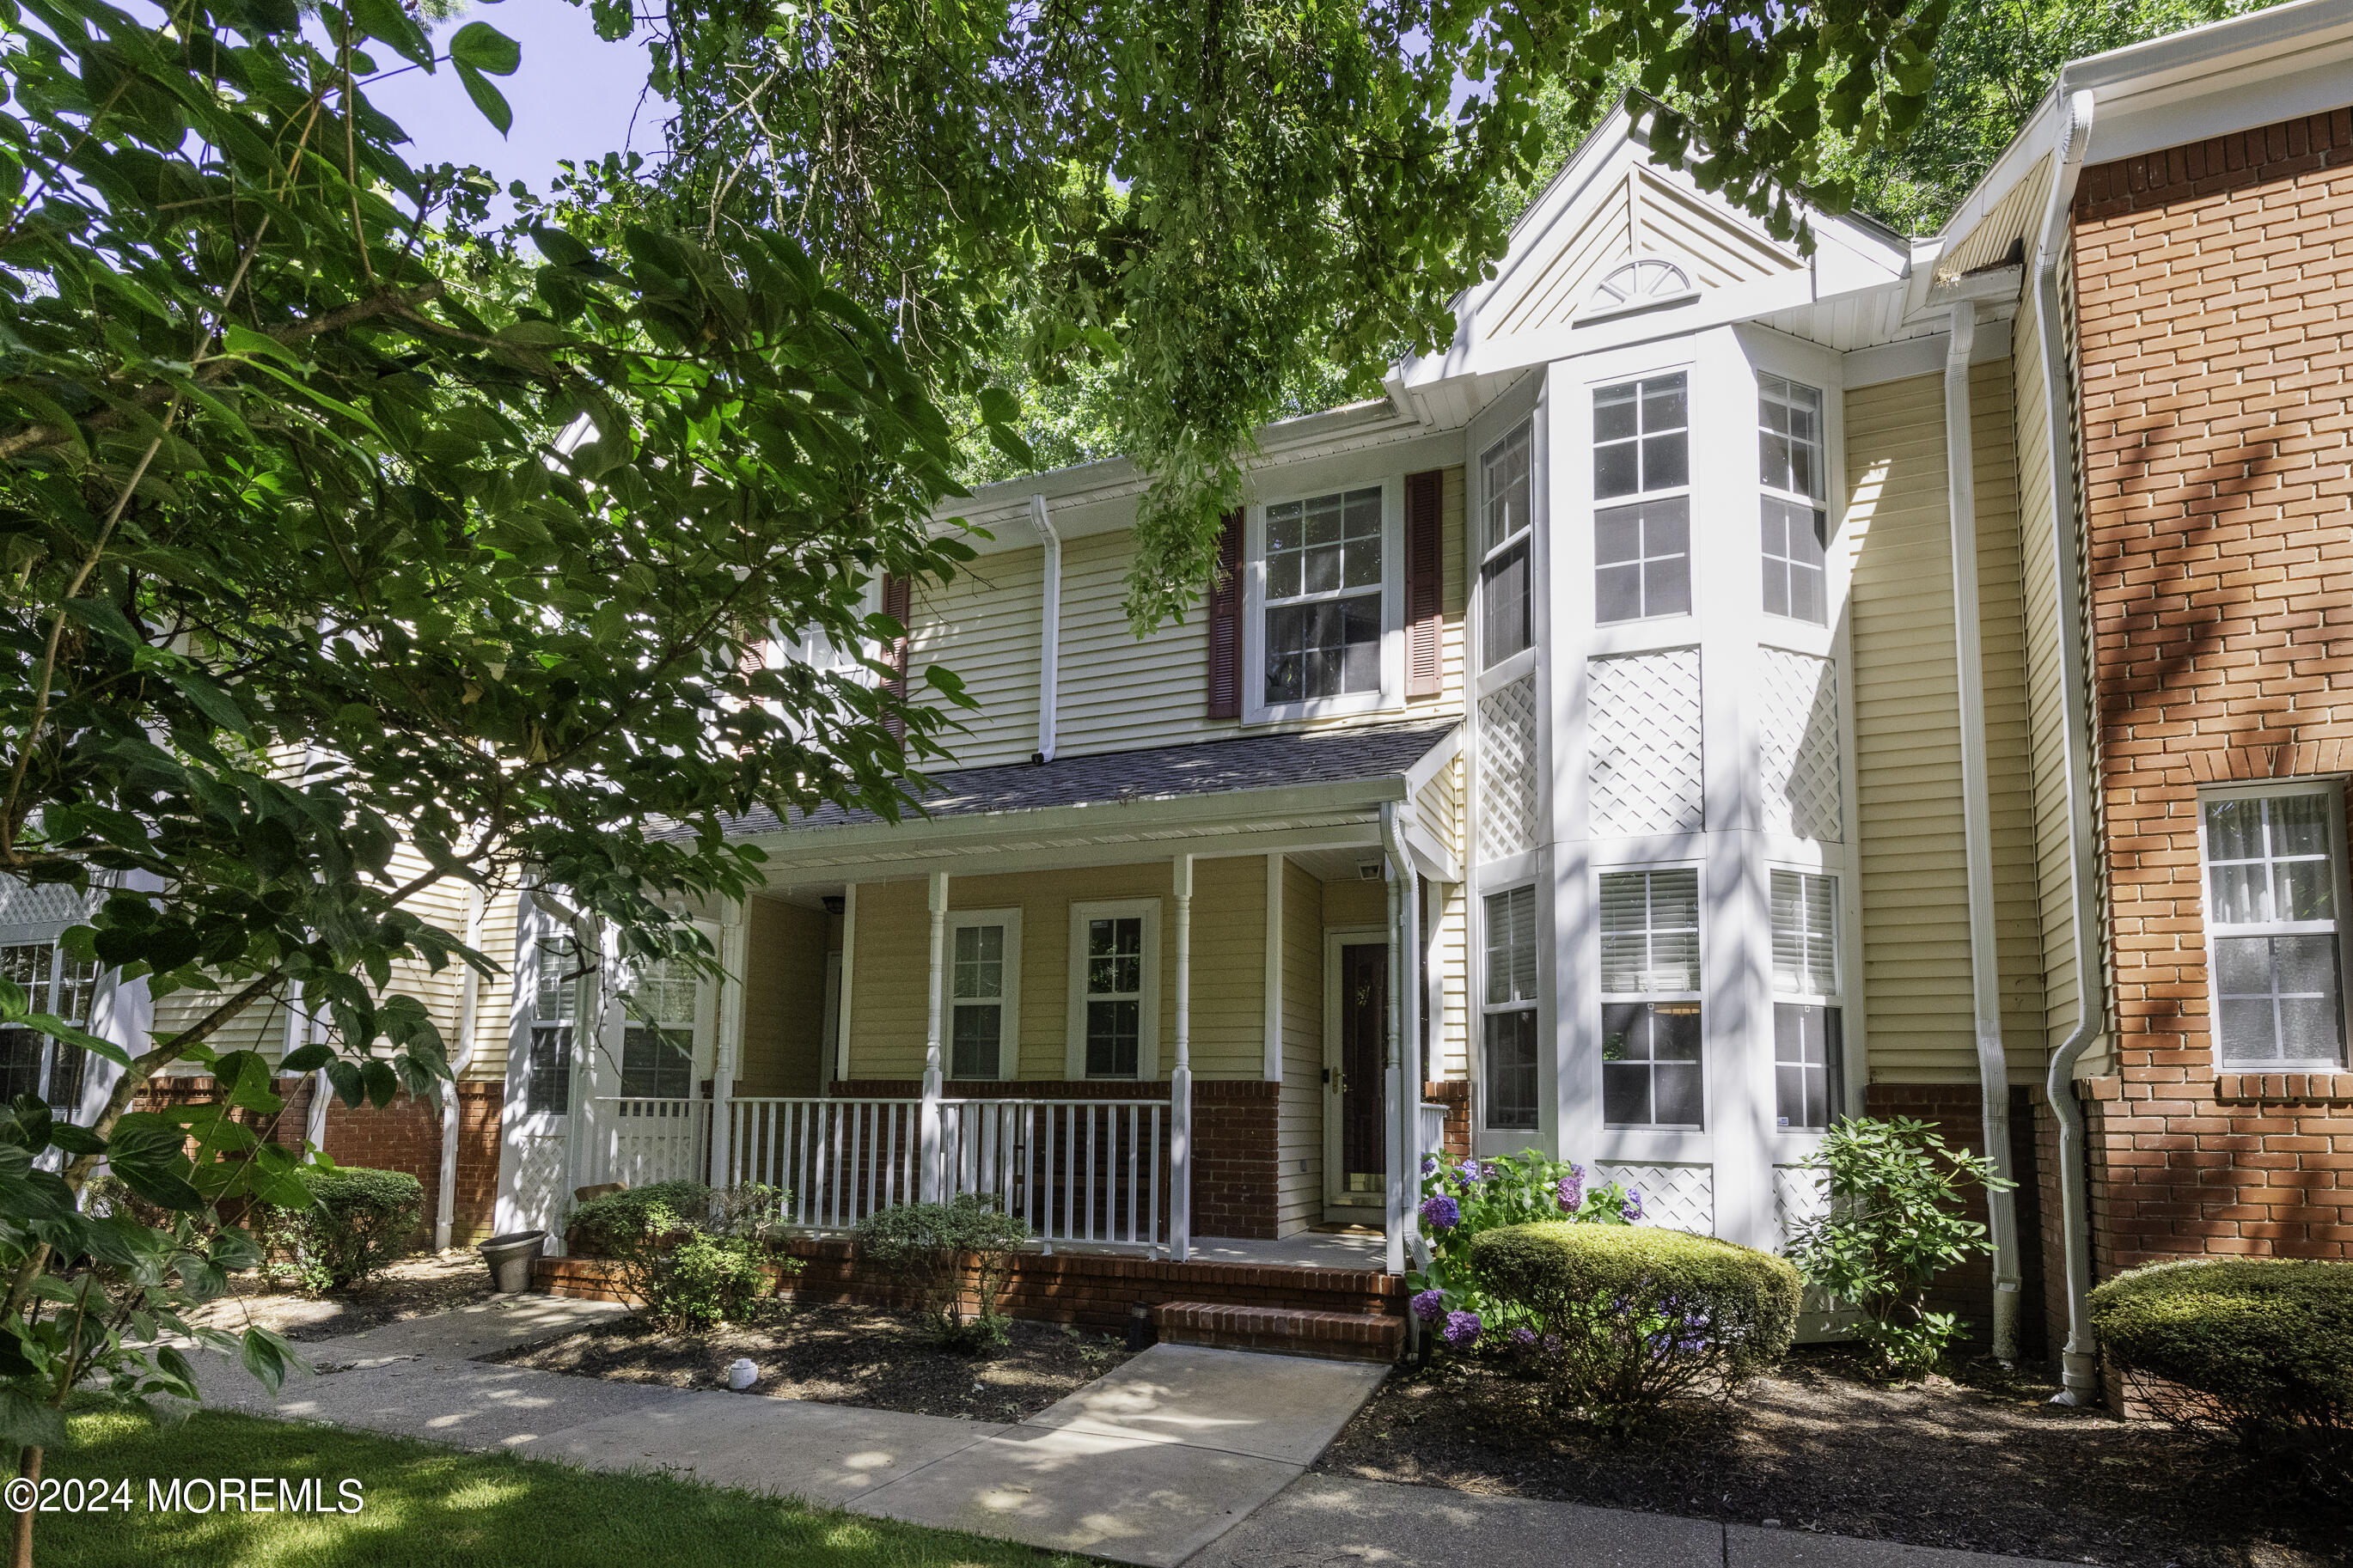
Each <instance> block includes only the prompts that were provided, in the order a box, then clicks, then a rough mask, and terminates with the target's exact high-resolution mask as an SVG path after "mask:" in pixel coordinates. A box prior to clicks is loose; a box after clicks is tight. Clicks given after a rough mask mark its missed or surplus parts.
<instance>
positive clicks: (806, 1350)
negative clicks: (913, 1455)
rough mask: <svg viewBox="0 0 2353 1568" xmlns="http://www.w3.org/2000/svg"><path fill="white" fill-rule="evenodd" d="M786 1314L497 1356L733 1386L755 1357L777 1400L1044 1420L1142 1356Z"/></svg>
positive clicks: (635, 1329)
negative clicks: (988, 1342)
mask: <svg viewBox="0 0 2353 1568" xmlns="http://www.w3.org/2000/svg"><path fill="white" fill-rule="evenodd" d="M781 1314H782V1315H780V1316H779V1317H778V1318H776V1320H775V1321H771V1322H767V1323H763V1324H758V1325H755V1326H742V1325H737V1324H733V1323H731V1324H728V1325H726V1326H724V1327H723V1328H720V1329H719V1330H717V1331H713V1332H712V1333H709V1334H663V1333H660V1332H659V1331H656V1330H653V1329H651V1328H649V1327H648V1326H647V1325H646V1324H645V1323H644V1322H643V1321H641V1320H639V1319H638V1318H636V1317H628V1318H622V1319H619V1320H617V1321H613V1322H609V1323H601V1324H599V1325H597V1326H596V1328H593V1329H586V1330H584V1331H581V1332H579V1333H576V1334H572V1335H570V1336H568V1337H566V1338H564V1339H560V1340H555V1341H552V1342H548V1343H545V1344H538V1345H529V1346H525V1347H523V1348H522V1349H520V1350H515V1351H510V1352H506V1353H504V1354H502V1355H500V1356H497V1357H494V1358H492V1359H494V1360H497V1361H500V1362H502V1363H506V1364H507V1365H510V1366H529V1367H537V1368H538V1369H540V1370H541V1371H543V1372H565V1373H575V1374H578V1375H581V1376H586V1377H605V1378H611V1379H614V1380H615V1381H617V1382H620V1383H659V1384H667V1385H669V1386H670V1387H672V1388H724V1387H726V1386H727V1364H728V1363H730V1362H732V1361H733V1360H735V1359H736V1358H737V1357H738V1356H746V1357H749V1358H750V1359H751V1362H752V1363H753V1365H754V1366H755V1367H757V1368H758V1369H759V1372H760V1377H759V1381H758V1382H757V1383H754V1384H753V1385H752V1391H753V1392H754V1393H758V1394H769V1395H772V1396H774V1397H776V1398H778V1399H815V1400H821V1401H823V1402H824V1403H826V1404H828V1405H866V1406H868V1407H870V1408H872V1409H877V1410H903V1411H908V1412H911V1413H913V1414H914V1415H957V1416H966V1417H969V1418H971V1419H973V1420H976V1421H992V1422H1010V1421H1019V1420H1021V1419H1023V1418H1024V1417H1026V1416H1030V1415H1036V1414H1037V1413H1038V1412H1039V1411H1040V1410H1043V1409H1045V1408H1046V1407H1047V1406H1048V1405H1051V1404H1053V1403H1054V1402H1055V1401H1057V1400H1059V1399H1060V1398H1062V1397H1063V1396H1064V1395H1065V1394H1071V1393H1072V1392H1073V1391H1075V1390H1077V1389H1079V1388H1081V1387H1082V1386H1083V1385H1085V1384H1090V1383H1092V1382H1093V1381H1094V1380H1095V1379H1096V1378H1098V1377H1101V1376H1102V1375H1103V1373H1107V1372H1109V1371H1110V1370H1111V1369H1112V1368H1113V1367H1115V1366H1117V1365H1119V1364H1120V1363H1122V1362H1124V1361H1125V1360H1127V1358H1128V1357H1129V1356H1130V1355H1132V1354H1134V1352H1132V1351H1130V1350H1129V1349H1128V1348H1127V1346H1126V1344H1125V1343H1124V1342H1123V1341H1120V1340H1118V1339H1114V1338H1113V1337H1111V1336H1109V1335H1106V1334H1090V1333H1084V1332H1082V1331H1079V1330H1077V1329H1072V1328H1066V1327H1064V1326H1062V1325H1060V1324H1054V1323H1030V1322H1018V1321H1017V1322H1015V1323H1013V1324H1012V1325H1011V1333H1010V1335H1009V1336H1008V1340H1007V1342H1006V1343H1004V1344H1001V1345H993V1346H989V1347H987V1348H985V1349H982V1350H977V1351H974V1352H970V1353H965V1352H959V1351H952V1350H947V1349H944V1348H943V1347H942V1346H940V1345H939V1344H937V1343H935V1342H933V1341H932V1339H931V1338H930V1337H929V1336H928V1335H927V1334H925V1333H924V1332H923V1331H922V1330H921V1329H919V1328H918V1327H916V1326H915V1325H914V1324H913V1323H912V1322H910V1321H908V1320H906V1319H905V1318H902V1317H898V1316H895V1315H893V1314H892V1313H889V1312H884V1311H880V1310H876V1309H874V1308H871V1307H860V1306H823V1305H809V1306H795V1307H787V1308H783V1309H781Z"/></svg>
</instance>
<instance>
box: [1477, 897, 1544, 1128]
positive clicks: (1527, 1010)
mask: <svg viewBox="0 0 2353 1568" xmlns="http://www.w3.org/2000/svg"><path fill="white" fill-rule="evenodd" d="M1482 913H1483V915H1484V916H1485V921H1486V935H1487V949H1486V957H1487V963H1486V986H1485V992H1484V997H1483V1000H1482V1005H1481V1009H1480V1011H1481V1015H1482V1018H1481V1033H1482V1048H1483V1059H1482V1068H1483V1074H1482V1076H1483V1077H1484V1079H1485V1082H1486V1100H1487V1125H1488V1126H1489V1127H1490V1128H1493V1129H1497V1130H1510V1131H1528V1132H1532V1131H1535V1126H1536V1113H1537V1074H1536V1039H1537V1031H1536V890H1535V888H1533V887H1523V888H1513V889H1509V890H1507V891H1504V892H1501V893H1490V894H1488V895H1487V896H1486V898H1485V899H1484V900H1482Z"/></svg>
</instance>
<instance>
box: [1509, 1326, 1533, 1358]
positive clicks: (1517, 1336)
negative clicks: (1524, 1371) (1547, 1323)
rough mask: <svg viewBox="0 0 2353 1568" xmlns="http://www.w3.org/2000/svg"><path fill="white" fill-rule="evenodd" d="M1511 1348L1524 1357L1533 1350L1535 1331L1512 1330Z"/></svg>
mask: <svg viewBox="0 0 2353 1568" xmlns="http://www.w3.org/2000/svg"><path fill="white" fill-rule="evenodd" d="M1512 1348H1513V1349H1514V1350H1515V1351H1518V1352H1520V1353H1521V1354H1523V1355H1525V1354H1526V1353H1527V1352H1530V1351H1532V1350H1534V1349H1535V1348H1536V1331H1535V1330H1534V1329H1514V1330H1513V1331H1512Z"/></svg>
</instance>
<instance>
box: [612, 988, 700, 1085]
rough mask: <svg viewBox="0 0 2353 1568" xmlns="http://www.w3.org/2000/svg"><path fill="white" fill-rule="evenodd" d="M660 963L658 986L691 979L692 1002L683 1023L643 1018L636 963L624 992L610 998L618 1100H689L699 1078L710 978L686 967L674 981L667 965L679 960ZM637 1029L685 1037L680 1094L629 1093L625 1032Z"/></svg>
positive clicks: (672, 1019)
mask: <svg viewBox="0 0 2353 1568" xmlns="http://www.w3.org/2000/svg"><path fill="white" fill-rule="evenodd" d="M660 962H661V963H662V971H663V976H662V979H661V981H660V982H659V984H663V985H665V986H668V985H670V984H676V980H677V979H680V978H682V979H688V980H691V984H693V986H694V1001H693V1003H692V1005H691V1006H690V1007H689V1009H688V1012H687V1016H686V1017H685V1019H684V1020H683V1022H681V1020H680V1019H678V1018H676V1017H668V1018H655V1017H649V1016H646V1015H645V1014H644V1013H642V1012H641V1011H640V1010H639V1003H638V981H639V980H640V979H642V978H643V973H642V972H643V971H644V970H645V968H646V965H645V964H643V963H640V964H639V965H638V966H636V967H637V969H638V973H632V974H631V976H630V982H629V988H628V991H627V992H625V993H624V994H621V995H619V996H617V997H616V998H615V999H614V1000H615V1002H616V1003H617V1005H618V1008H619V1011H620V1015H621V1017H620V1038H619V1046H618V1050H617V1054H616V1055H615V1057H614V1066H615V1069H616V1071H615V1078H616V1081H615V1084H614V1089H613V1092H614V1094H615V1096H616V1097H617V1098H620V1099H625V1100H692V1099H694V1098H695V1089H696V1087H697V1082H698V1079H700V1077H701V1071H700V1069H701V1067H702V1058H703V1057H704V1055H705V1054H706V1053H705V1052H704V1050H703V1043H704V1042H705V1041H706V1040H707V1039H708V1038H709V1037H710V1029H709V1026H708V1023H707V1021H706V1018H707V1015H708V1013H709V1011H710V1007H709V1003H710V991H711V980H710V976H708V975H706V974H702V973H696V972H695V971H693V970H692V969H691V968H690V969H688V971H687V973H686V974H685V975H683V976H678V977H675V978H674V977H673V976H672V975H671V974H670V965H671V964H673V963H680V962H681V961H679V960H676V959H665V960H662V961H660ZM638 1028H650V1029H653V1030H656V1031H658V1032H659V1033H661V1034H663V1035H665V1036H674V1035H676V1034H678V1033H679V1032H680V1031H681V1029H683V1031H684V1032H685V1035H686V1049H685V1052H684V1055H685V1057H686V1090H685V1092H684V1093H682V1094H675V1095H659V1094H635V1095H633V1094H631V1093H629V1091H628V1086H627V1079H626V1075H627V1074H628V1059H629V1057H628V1052H629V1031H630V1030H631V1029H638Z"/></svg>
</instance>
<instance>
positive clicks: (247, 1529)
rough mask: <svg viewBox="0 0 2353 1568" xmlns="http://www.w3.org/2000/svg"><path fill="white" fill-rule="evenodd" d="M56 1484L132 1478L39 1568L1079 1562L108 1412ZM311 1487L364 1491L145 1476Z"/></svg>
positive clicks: (300, 1431)
mask: <svg viewBox="0 0 2353 1568" xmlns="http://www.w3.org/2000/svg"><path fill="white" fill-rule="evenodd" d="M72 1430H73V1446H72V1447H70V1448H69V1449H66V1450H64V1451H62V1452H58V1453H53V1454H51V1455H50V1456H49V1461H50V1462H49V1464H48V1466H47V1474H49V1475H52V1476H56V1477H58V1478H60V1479H63V1478H67V1477H77V1476H78V1477H81V1478H83V1479H85V1480H88V1479H99V1478H103V1479H107V1480H109V1481H112V1480H115V1479H124V1478H127V1479H129V1480H130V1481H131V1489H132V1496H133V1500H134V1507H133V1508H132V1511H130V1512H128V1513H121V1512H107V1513H95V1514H93V1513H81V1514H65V1513H46V1514H43V1515H41V1516H40V1519H39V1522H38V1524H37V1527H36V1534H35V1537H34V1561H35V1562H36V1563H38V1564H40V1565H41V1568H154V1565H156V1564H159V1563H170V1564H172V1565H173V1568H210V1565H213V1564H218V1565H219V1568H310V1565H312V1564H316V1565H318V1568H372V1565H374V1564H378V1563H381V1564H384V1565H385V1568H437V1565H438V1564H443V1563H447V1564H450V1565H452V1568H456V1565H459V1564H463V1565H465V1568H529V1565H533V1564H545V1565H546V1568H670V1565H671V1564H678V1565H680V1568H685V1565H687V1564H690V1563H691V1564H696V1565H698V1568H703V1565H709V1564H713V1563H726V1564H728V1565H730V1568H737V1565H743V1568H751V1565H754V1564H766V1563H778V1564H782V1563H790V1564H792V1568H960V1565H965V1564H969V1565H971V1568H1000V1565H1002V1568H1056V1565H1060V1568H1076V1565H1077V1564H1079V1563H1083V1562H1085V1561H1086V1560H1085V1559H1083V1558H1076V1557H1056V1556H1050V1555H1049V1554H1047V1553H1044V1552H1033V1551H1031V1550H1030V1549H1029V1548H1028V1547H1025V1546H1016V1545H1013V1544H1011V1543H1009V1542H997V1541H987V1540H984V1539H982V1538H979V1537H976V1536H969V1535H955V1534H951V1533H948V1532H946V1531H936V1530H923V1529H920V1528H918V1527H916V1526H914V1525H911V1524H899V1523H895V1522H893V1521H889V1520H871V1519H862V1518H859V1517H857V1516H855V1515H852V1514H845V1513H834V1512H829V1511H825V1510H817V1509H810V1508H805V1507H802V1506H800V1505H799V1504H797V1503H791V1502H780V1501H778V1500H776V1499H773V1498H764V1497H758V1496H754V1495H753V1494H752V1493H749V1492H738V1491H722V1490H720V1489H716V1488H712V1487H705V1486H698V1485H696V1484H694V1483H693V1482H691V1481H685V1480H674V1479H669V1478H667V1477H661V1476H635V1475H608V1474H601V1473H595V1472H590V1471H586V1470H576V1469H573V1468H569V1467H566V1466H563V1465H552V1464H547V1463H544V1462H542V1461H537V1460H531V1459H521V1458H515V1457H514V1456H512V1455H510V1454H468V1453H460V1452H458V1451H456V1450H454V1449H449V1448H441V1447H434V1446H433V1445H431V1444H429V1443H418V1442H413V1441H411V1440H409V1439H407V1438H404V1437H386V1436H376V1435H375V1434H373V1433H361V1432H346V1431H342V1430H339V1429H337V1428H335V1427H332V1426H298V1425H294V1424H291V1423H288V1422H281V1421H268V1420H263V1419H260V1418H259V1417H256V1416H250V1415H233V1414H228V1413H226V1412H216V1411H206V1412H202V1413H200V1414H198V1415H195V1416H194V1417H192V1418H191V1419H189V1420H188V1421H187V1422H186V1423H185V1425H182V1426H178V1427H164V1426H158V1425H156V1424H155V1423H153V1422H151V1421H148V1420H146V1419H144V1418H143V1417H140V1416H135V1415H120V1414H115V1413H111V1412H108V1413H102V1414H91V1415H78V1416H75V1417H73V1418H72ZM225 1476H232V1477H270V1478H276V1477H281V1476H282V1477H287V1478H290V1479H292V1480H293V1481H294V1483H295V1485H296V1487H297V1488H298V1489H299V1488H300V1486H301V1482H302V1481H304V1480H305V1479H311V1478H316V1479H318V1480H319V1481H320V1483H321V1491H322V1492H323V1493H324V1494H325V1495H326V1496H327V1497H328V1498H330V1499H332V1498H333V1497H334V1496H335V1495H336V1491H337V1487H338V1485H339V1483H340V1482H341V1481H342V1480H343V1478H345V1477H347V1476H348V1477H355V1478H357V1479H359V1480H360V1481H361V1482H362V1483H363V1484H364V1498H365V1505H364V1508H363V1509H362V1510H361V1511H360V1512H358V1513H356V1514H326V1515H316V1514H289V1513H245V1512H227V1513H222V1512H214V1513H211V1514H197V1513H187V1512H180V1513H164V1514H157V1513H151V1512H149V1511H148V1510H147V1508H146V1501H147V1481H148V1479H149V1478H151V1477H152V1478H155V1479H160V1480H162V1481H163V1482H164V1485H165V1486H166V1487H167V1488H168V1487H169V1485H170V1483H171V1482H172V1480H173V1479H183V1480H185V1479H189V1478H195V1477H206V1478H214V1479H217V1478H220V1477H225Z"/></svg>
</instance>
